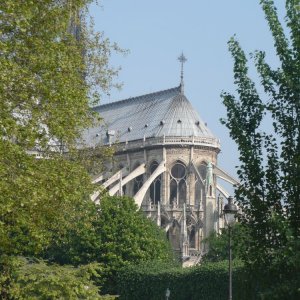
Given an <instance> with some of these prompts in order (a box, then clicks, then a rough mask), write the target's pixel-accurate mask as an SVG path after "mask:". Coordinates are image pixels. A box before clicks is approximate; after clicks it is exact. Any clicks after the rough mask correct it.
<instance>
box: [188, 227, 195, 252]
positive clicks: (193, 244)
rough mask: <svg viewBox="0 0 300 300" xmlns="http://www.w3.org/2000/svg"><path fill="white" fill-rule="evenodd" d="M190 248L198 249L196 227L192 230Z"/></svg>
mask: <svg viewBox="0 0 300 300" xmlns="http://www.w3.org/2000/svg"><path fill="white" fill-rule="evenodd" d="M189 246H190V248H196V230H195V226H192V229H191V231H190V234H189Z"/></svg>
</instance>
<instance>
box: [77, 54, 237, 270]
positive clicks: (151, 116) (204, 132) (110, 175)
mask: <svg viewBox="0 0 300 300" xmlns="http://www.w3.org/2000/svg"><path fill="white" fill-rule="evenodd" d="M180 58H181V62H182V68H183V61H184V56H183V55H182V56H181V57H180ZM94 110H95V111H96V112H97V113H99V115H100V116H101V118H103V123H102V124H101V125H100V126H97V127H94V128H89V129H88V130H87V131H86V132H85V134H84V136H83V142H84V144H85V145H86V146H88V147H94V146H96V145H106V146H107V147H110V146H112V145H113V146H114V148H115V154H114V160H113V164H112V165H111V166H109V167H108V171H107V172H105V173H103V174H101V175H100V176H98V177H97V178H95V179H94V181H93V182H94V183H95V184H99V183H100V184H102V185H103V186H104V187H105V188H106V189H107V190H108V193H109V194H110V195H116V194H119V195H127V196H131V197H133V199H134V200H135V202H136V204H137V205H138V207H139V208H140V209H141V210H142V211H143V212H144V213H145V214H146V216H147V217H148V218H150V219H152V220H153V221H154V222H156V223H157V225H158V226H160V227H161V228H163V230H165V232H166V235H167V237H168V239H169V241H170V243H171V245H172V247H173V249H174V251H175V252H176V253H177V254H178V255H179V256H180V258H181V259H182V262H183V264H187V265H193V264H196V263H197V262H199V260H200V259H201V255H202V254H203V253H204V251H206V249H205V245H204V243H202V241H203V239H205V238H206V237H207V236H208V235H209V234H210V233H212V232H213V231H217V232H218V231H219V230H220V228H222V227H223V223H224V222H223V215H222V207H223V199H224V197H225V198H227V197H228V193H227V192H226V191H225V190H224V189H223V188H222V187H221V186H220V185H219V183H218V179H217V178H218V177H219V178H221V179H223V180H226V181H228V182H230V183H231V184H237V182H236V180H234V179H233V178H232V177H231V176H230V175H228V174H227V173H226V172H224V171H223V170H221V169H220V168H219V167H218V153H219V152H220V141H219V139H218V138H217V137H215V136H214V135H213V133H212V132H211V131H210V130H209V128H208V127H207V126H206V124H205V123H204V122H203V121H202V120H201V118H200V117H199V115H198V113H197V111H196V110H195V109H194V108H193V106H192V105H191V103H190V102H189V100H188V99H187V98H186V96H185V94H184V83H183V69H182V71H181V83H180V85H179V86H177V87H174V88H170V89H167V90H162V91H158V92H155V93H151V94H146V95H141V96H137V97H133V98H129V99H125V100H122V101H117V102H112V103H108V104H104V105H100V106H97V107H94ZM98 197H99V193H95V194H94V195H92V199H93V200H94V201H99V199H98Z"/></svg>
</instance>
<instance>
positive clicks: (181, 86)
mask: <svg viewBox="0 0 300 300" xmlns="http://www.w3.org/2000/svg"><path fill="white" fill-rule="evenodd" d="M178 60H179V61H180V62H181V76H180V88H181V90H180V91H181V94H183V93H184V82H183V64H184V63H185V62H186V61H187V59H186V57H185V56H184V54H183V52H182V53H181V55H180V56H179V57H178Z"/></svg>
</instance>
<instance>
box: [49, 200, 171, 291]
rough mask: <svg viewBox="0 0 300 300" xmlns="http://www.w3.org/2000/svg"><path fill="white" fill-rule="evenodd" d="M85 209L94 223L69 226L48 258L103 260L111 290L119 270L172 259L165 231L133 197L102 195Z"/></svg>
mask: <svg viewBox="0 0 300 300" xmlns="http://www.w3.org/2000/svg"><path fill="white" fill-rule="evenodd" d="M86 213H87V214H90V215H91V218H90V220H91V219H93V221H92V223H91V224H92V226H89V225H87V224H88V223H86V222H82V221H80V220H78V224H80V225H79V226H78V227H80V228H81V229H82V230H80V231H76V229H75V228H74V229H73V228H70V229H69V231H68V233H67V234H66V235H65V236H57V238H56V239H55V242H54V243H52V246H51V247H50V248H49V249H48V252H47V253H46V258H47V259H50V260H52V261H55V262H59V263H61V264H73V265H79V264H86V263H90V262H93V261H97V262H98V263H101V265H102V266H103V272H104V274H105V275H104V276H105V278H104V280H105V286H104V289H106V288H107V289H109V291H110V292H111V291H112V290H111V289H114V288H115V286H114V284H115V277H116V273H117V271H118V270H120V269H121V268H123V267H124V266H127V265H131V264H137V263H140V262H143V261H154V260H156V261H162V262H165V263H173V253H172V250H171V246H170V244H169V242H168V241H167V239H166V235H165V233H164V232H163V231H162V230H161V229H160V228H158V226H156V224H155V223H154V222H153V221H151V220H149V219H147V218H146V217H145V216H144V215H143V213H142V212H141V211H138V209H137V205H136V204H135V203H134V200H133V199H132V198H129V197H117V196H113V197H110V196H103V197H102V198H101V204H100V205H93V206H91V207H90V210H89V212H88V211H86ZM101 280H102V278H101ZM101 280H100V281H99V283H100V284H102V281H101ZM113 291H114V290H113Z"/></svg>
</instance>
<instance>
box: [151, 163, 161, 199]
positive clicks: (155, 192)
mask: <svg viewBox="0 0 300 300" xmlns="http://www.w3.org/2000/svg"><path fill="white" fill-rule="evenodd" d="M157 167H158V162H156V161H154V162H153V163H152V164H151V165H150V174H153V173H154V171H155V170H156V169H157ZM160 197H161V175H159V176H158V177H156V178H155V179H154V181H153V182H152V183H151V185H150V199H151V200H152V202H153V203H154V204H157V203H158V201H160Z"/></svg>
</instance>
